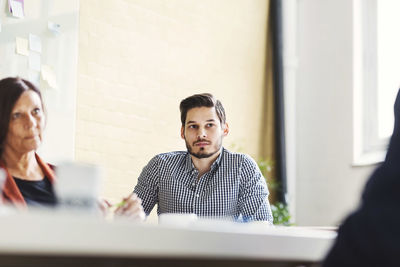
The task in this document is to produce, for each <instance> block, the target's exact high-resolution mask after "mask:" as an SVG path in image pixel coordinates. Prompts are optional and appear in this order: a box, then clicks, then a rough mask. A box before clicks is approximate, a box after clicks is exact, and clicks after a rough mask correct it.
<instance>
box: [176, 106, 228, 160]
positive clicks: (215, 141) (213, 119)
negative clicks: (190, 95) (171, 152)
mask: <svg viewBox="0 0 400 267" xmlns="http://www.w3.org/2000/svg"><path fill="white" fill-rule="evenodd" d="M228 132H229V128H228V124H223V125H221V122H220V120H219V118H218V115H217V113H216V111H215V108H214V107H211V108H209V107H199V108H192V109H190V110H189V111H188V113H187V114H186V122H185V126H182V128H181V137H182V138H183V139H184V140H185V143H186V147H187V149H188V152H189V153H190V154H191V155H193V156H195V157H196V158H208V157H211V156H212V155H214V154H215V153H217V152H219V150H220V148H221V146H222V138H223V137H224V136H226V135H227V134H228Z"/></svg>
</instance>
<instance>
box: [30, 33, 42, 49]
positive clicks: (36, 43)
mask: <svg viewBox="0 0 400 267" xmlns="http://www.w3.org/2000/svg"><path fill="white" fill-rule="evenodd" d="M29 49H30V50H32V51H35V52H38V53H42V40H40V37H39V36H37V35H34V34H32V33H30V34H29Z"/></svg>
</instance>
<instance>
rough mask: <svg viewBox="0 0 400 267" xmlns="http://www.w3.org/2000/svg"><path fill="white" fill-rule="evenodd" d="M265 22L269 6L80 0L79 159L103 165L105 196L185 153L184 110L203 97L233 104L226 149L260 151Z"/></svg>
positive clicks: (228, 0) (239, 1)
mask: <svg viewBox="0 0 400 267" xmlns="http://www.w3.org/2000/svg"><path fill="white" fill-rule="evenodd" d="M266 22H267V1H265V0H251V1H248V0H218V1H215V0H202V1H198V0H179V1H178V0H175V1H174V0H168V1H163V0H146V1H144V0H142V1H133V0H113V1H109V0H84V1H80V33H79V38H80V39H79V66H78V93H77V132H76V159H77V160H79V161H85V162H91V163H97V164H100V165H101V166H103V169H104V170H105V173H106V175H105V189H104V196H105V197H107V198H111V199H112V200H115V201H116V200H117V199H119V198H120V197H122V196H124V195H127V194H128V193H130V192H131V191H132V189H133V187H134V185H135V184H136V179H137V177H138V175H139V173H140V171H141V169H142V168H143V167H144V165H145V164H146V163H147V162H148V160H149V159H150V158H151V157H152V156H153V155H155V154H157V153H161V152H166V151H171V150H181V149H184V148H185V146H184V142H183V141H182V140H181V138H180V135H179V132H180V119H179V118H180V114H179V109H178V106H179V102H180V100H181V99H183V98H185V97H187V96H189V95H191V94H194V93H200V92H211V93H213V94H215V95H216V97H217V98H219V99H220V100H221V101H222V103H223V104H224V106H225V109H226V111H227V118H228V122H229V123H230V129H231V133H230V135H229V136H228V137H227V138H226V140H225V145H226V146H227V147H229V146H230V145H231V144H235V145H237V146H240V147H242V148H243V150H244V152H246V153H249V154H251V155H253V156H257V155H258V154H259V150H260V147H259V144H260V132H261V123H262V122H261V110H262V99H261V98H262V90H263V86H264V72H265V66H264V65H265V38H266Z"/></svg>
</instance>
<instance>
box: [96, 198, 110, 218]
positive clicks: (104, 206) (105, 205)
mask: <svg viewBox="0 0 400 267" xmlns="http://www.w3.org/2000/svg"><path fill="white" fill-rule="evenodd" d="M97 204H98V206H99V209H100V211H101V213H102V214H103V216H104V217H106V216H107V213H108V210H109V209H110V208H111V207H112V205H111V203H110V202H108V201H107V200H105V199H104V198H100V199H98V200H97Z"/></svg>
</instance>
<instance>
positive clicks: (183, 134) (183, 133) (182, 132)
mask: <svg viewBox="0 0 400 267" xmlns="http://www.w3.org/2000/svg"><path fill="white" fill-rule="evenodd" d="M181 137H182V139H185V126H183V125H182V127H181Z"/></svg>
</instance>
